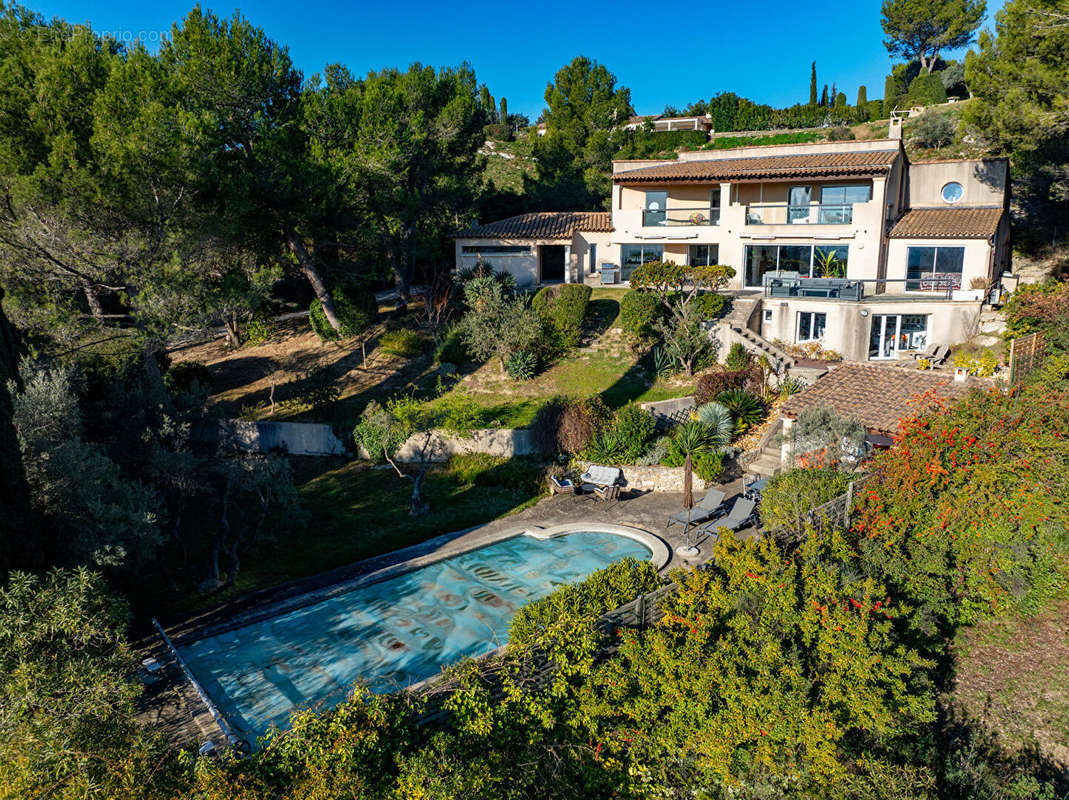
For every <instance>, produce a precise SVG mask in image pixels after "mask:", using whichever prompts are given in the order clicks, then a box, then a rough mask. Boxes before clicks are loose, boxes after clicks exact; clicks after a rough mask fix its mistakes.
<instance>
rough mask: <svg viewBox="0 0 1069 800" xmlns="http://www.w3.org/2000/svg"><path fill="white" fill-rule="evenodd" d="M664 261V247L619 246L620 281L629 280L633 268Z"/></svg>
mask: <svg viewBox="0 0 1069 800" xmlns="http://www.w3.org/2000/svg"><path fill="white" fill-rule="evenodd" d="M663 259H664V245H660V244H625V245H621V246H620V260H621V261H622V262H623V263H622V264H620V280H624V281H626V280H630V279H631V273H632V272H634V271H635V267H639V266H642V265H643V264H648V263H650V262H651V261H661V260H663Z"/></svg>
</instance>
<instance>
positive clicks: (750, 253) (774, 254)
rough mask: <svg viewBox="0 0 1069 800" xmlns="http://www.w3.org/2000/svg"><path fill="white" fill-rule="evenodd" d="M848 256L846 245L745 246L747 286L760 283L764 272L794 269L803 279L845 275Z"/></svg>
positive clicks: (756, 285) (790, 270) (754, 285)
mask: <svg viewBox="0 0 1069 800" xmlns="http://www.w3.org/2000/svg"><path fill="white" fill-rule="evenodd" d="M849 255H850V249H849V247H847V246H846V245H821V246H820V247H814V246H813V245H809V244H804V245H796V244H784V245H774V244H771V245H769V244H763V245H747V246H746V285H747V286H752V287H759V286H761V285H762V280H763V276H764V274H765V273H766V272H773V271H775V270H780V271H787V272H797V273H798V275H799V277H802V278H825V277H828V278H841V277H846V264H847V259H848V257H849ZM829 257H830V258H829Z"/></svg>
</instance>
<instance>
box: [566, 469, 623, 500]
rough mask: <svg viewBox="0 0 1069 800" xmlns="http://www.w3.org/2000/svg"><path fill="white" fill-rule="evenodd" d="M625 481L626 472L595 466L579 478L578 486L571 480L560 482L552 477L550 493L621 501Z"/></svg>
mask: <svg viewBox="0 0 1069 800" xmlns="http://www.w3.org/2000/svg"><path fill="white" fill-rule="evenodd" d="M623 479H624V472H623V470H622V469H620V468H619V467H599V466H596V465H593V466H591V467H590V468H589V469H588V470H587V471H586V472H584V473H583V474H582V475H580V476H579V484H578V485H576V484H574V483H572V481H571V480H570V479H569V478H564V479H562V480H558V479H557V478H554V477H550V479H549V491H550V493H551V494H586V495H591V496H592V497H594V499H596V500H619V499H620V483H621V482H622V481H623Z"/></svg>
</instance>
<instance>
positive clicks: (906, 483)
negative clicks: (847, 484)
mask: <svg viewBox="0 0 1069 800" xmlns="http://www.w3.org/2000/svg"><path fill="white" fill-rule="evenodd" d="M872 466H873V473H874V477H873V480H872V481H870V483H869V484H868V485H867V486H866V491H865V492H864V494H863V496H862V497H861V498H860V503H859V510H858V513H857V516H856V518H855V522H854V527H853V530H854V532H855V534H856V535H857V537H858V543H859V545H860V548H861V551H862V554H863V556H864V557H865V558H866V560H867V561H869V562H870V564H871V566H872V568H873V569H872V571H873V572H874V574H876V575H879V576H881V577H882V578H883V579H884V580H886V581H887V583H888V584H889V585H891V586H893V587H897V588H900V589H901V590H903V591H904V592H905V594H906V596H907V597H909V598H910V599H911V601H912V602H914V603H917V604H918V606H920V607H921V610H922V615H921V616H922V618H926V619H927V622H928V623H929V625H933V624H936V623H937V621H939V620H942V621H946V622H950V623H952V624H957V623H969V622H972V621H974V620H976V619H977V618H978V617H980V616H983V615H985V614H989V613H992V612H997V611H999V610H1001V609H1003V608H1004V607H1005V606H1007V605H1019V606H1023V607H1025V608H1029V607H1034V606H1035V605H1036V604H1037V603H1039V602H1041V601H1042V599H1043V598H1044V597H1046V596H1048V595H1049V594H1050V592H1051V591H1052V590H1053V589H1054V588H1055V587H1056V585H1057V584H1058V582H1059V581H1060V579H1061V575H1062V573H1063V570H1062V567H1063V566H1064V565H1063V564H1060V563H1059V562H1060V560H1061V558H1062V554H1064V553H1065V551H1066V538H1067V537H1066V530H1067V528H1069V509H1067V506H1066V492H1067V490H1069V483H1067V476H1069V391H1067V389H1066V388H1065V387H1064V385H1063V386H1062V387H1061V388H1060V389H1058V388H1052V387H1049V386H1047V387H1043V386H1029V387H1025V388H1023V389H1019V390H1014V391H1011V392H1009V393H1004V392H1002V391H1000V390H997V389H992V390H990V391H986V392H980V391H977V392H974V393H973V394H972V395H971V396H969V397H968V398H966V399H964V400H961V401H958V402H953V403H948V402H946V401H943V402H938V403H933V402H931V401H930V399H929V402H926V403H925V405H924V408H923V410H921V411H920V412H918V413H916V414H914V415H913V416H910V417H908V418H906V419H904V420H903V421H902V422H901V426H900V430H899V432H898V435H897V436H896V437H895V446H894V447H892V448H891V449H890V450H888V451H886V452H884V453H881V454H879V455H878V456H877V457H876V458H875V459H874V461H873V465H872Z"/></svg>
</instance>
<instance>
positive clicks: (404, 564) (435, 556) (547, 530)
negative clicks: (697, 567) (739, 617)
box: [174, 520, 672, 647]
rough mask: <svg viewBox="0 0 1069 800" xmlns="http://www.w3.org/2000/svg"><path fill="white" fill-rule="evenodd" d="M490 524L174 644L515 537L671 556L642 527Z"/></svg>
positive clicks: (655, 557) (661, 559) (656, 558)
mask: <svg viewBox="0 0 1069 800" xmlns="http://www.w3.org/2000/svg"><path fill="white" fill-rule="evenodd" d="M490 524H491V523H488V524H486V525H480V526H477V527H475V528H469V529H467V530H463V531H456V532H453V533H447V534H442V535H440V536H436V537H434V538H433V539H429V540H427V541H425V542H420V543H418V544H415V545H411V546H410V547H404V548H401V549H399V550H395V551H393V552H394V553H395V554H396V553H404V552H405V551H412V552H413V553H420V552H421V551H426V550H427V548H428V546H433V547H434V550H433V552H422V554H419V555H413V556H412V557H411V558H408V559H405V560H403V561H399V562H397V563H395V564H391V565H390V566H387V567H382V568H380V569H377V570H373V571H371V572H367V573H364V574H363V575H358V576H356V577H353V578H349V579H346V580H342V581H338V582H337V583H333V584H330V585H329V586H324V587H322V588H319V589H311V590H309V591H307V592H302V593H301V594H298V595H294V596H292V597H288V598H283V599H280V600H276V601H272V602H269V603H266V604H265V605H263V606H261V607H259V608H257V609H254V610H250V611H247V612H243V613H239V614H236V615H235V616H234V617H231V618H230V619H227V620H225V621H222V622H218V623H214V624H211V625H208V626H205V627H204V628H197V629H194V630H191V631H188V632H186V633H183V634H181V635H179V636H177V637H174V644H175V646H177V647H182V646H188V645H190V644H192V643H194V642H197V641H200V640H201V639H206V638H209V637H211V636H218V635H219V634H222V633H226V632H228V631H233V630H237V629H238V628H244V627H247V626H249V625H254V624H256V623H257V622H262V621H264V620H267V619H271V618H273V617H278V616H281V615H283V614H288V613H290V612H292V611H296V610H298V609H301V608H304V607H306V606H310V605H314V604H316V603H319V602H322V601H323V600H328V599H330V598H332V597H337V596H338V595H342V594H346V593H348V592H351V591H354V590H356V589H359V588H361V587H363V586H367V585H370V584H373V583H379V582H381V581H385V580H389V579H391V578H396V577H398V576H400V575H404V574H406V573H409V572H414V571H415V570H417V569H421V568H422V567H426V566H430V565H431V564H436V563H437V562H439V561H443V560H445V559H447V558H453V557H455V556H460V555H464V554H466V553H470V552H472V551H474V550H480V549H482V548H483V547H489V546H490V545H493V544H497V543H498V542H502V541H505V540H506V539H513V538H515V537H517V536H524V535H528V536H531V537H532V538H535V539H541V540H546V539H553V538H556V537H558V536H564V535H567V534H569V533H576V532H579V531H591V532H597V533H612V534H616V535H617V536H623V537H626V538H628V539H632V540H634V541H637V542H639V543H641V544H642V545H644V546H646V547H647V548H649V549H650V551H651V554H650V561H651V562H652V563H653V564H654V566H655V567H656V568H657V569H658V570H661V569H663V568H664V567H665V566H666V565H667V564H668V563H669V562H670V561H671V558H672V553H671V551H670V550H669V548H668V545H667V544H666V543H665V542H664V540H663V539H661V538H660V537H659V536H657V535H656V534H654V533H651V532H650V531H647V530H645V529H643V528H638V527H633V526H629V525H616V524H613V523H608V522H597V521H595V520H590V521H587V522H568V523H564V524H561V525H553V526H550V527H543V526H541V525H517V526H515V527H510V528H505V529H503V530H500V531H497V532H489V533H485V534H482V535H481V536H480V535H479V533H478V532H479V531H480V530H481V529H483V528H486V527H490ZM471 534H475V536H474V538H473V539H471V540H468V541H466V542H464V543H459V542H460V539H461V538H462V537H467V536H469V535H471ZM439 543H440V545H439ZM451 545H452V546H451Z"/></svg>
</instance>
